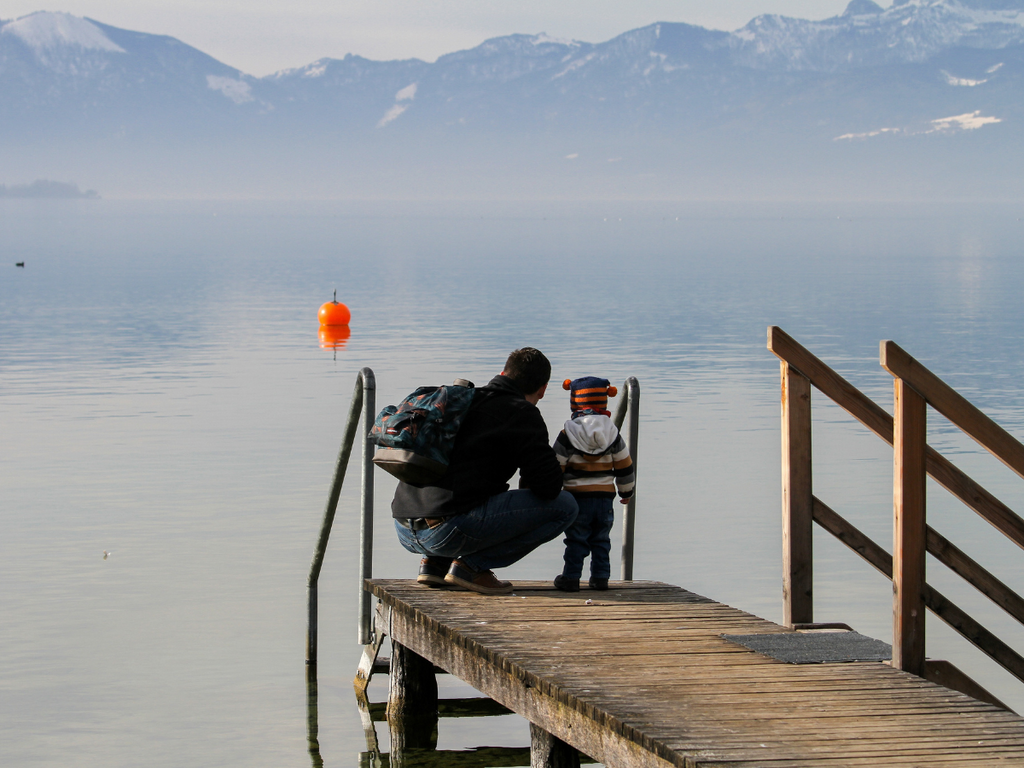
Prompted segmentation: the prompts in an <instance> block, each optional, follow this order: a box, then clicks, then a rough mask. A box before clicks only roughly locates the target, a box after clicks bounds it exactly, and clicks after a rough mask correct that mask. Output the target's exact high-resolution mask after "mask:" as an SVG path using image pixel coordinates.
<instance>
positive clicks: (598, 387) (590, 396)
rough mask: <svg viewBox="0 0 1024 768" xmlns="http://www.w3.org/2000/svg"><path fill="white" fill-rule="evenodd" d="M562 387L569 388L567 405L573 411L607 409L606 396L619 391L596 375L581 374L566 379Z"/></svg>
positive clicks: (611, 395)
mask: <svg viewBox="0 0 1024 768" xmlns="http://www.w3.org/2000/svg"><path fill="white" fill-rule="evenodd" d="M562 389H567V390H569V406H570V407H571V408H572V409H573V410H574V411H584V410H590V411H607V410H608V398H609V397H615V395H617V394H618V393H619V390H617V389H616V388H615V387H613V386H611V385H610V384H609V383H608V379H599V378H598V377H597V376H582V377H580V378H578V379H566V380H565V381H563V382H562Z"/></svg>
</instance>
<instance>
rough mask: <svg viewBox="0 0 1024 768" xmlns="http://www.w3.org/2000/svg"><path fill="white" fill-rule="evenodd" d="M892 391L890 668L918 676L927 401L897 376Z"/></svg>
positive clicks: (922, 615) (921, 650)
mask: <svg viewBox="0 0 1024 768" xmlns="http://www.w3.org/2000/svg"><path fill="white" fill-rule="evenodd" d="M883 344H884V342H883ZM893 387H894V401H895V409H894V410H895V413H894V416H893V427H894V429H893V562H892V566H893V568H892V589H893V624H892V634H893V640H892V665H893V667H895V668H896V669H903V670H906V671H907V672H912V673H913V674H915V675H919V676H921V677H923V676H924V671H925V670H924V662H925V610H924V609H925V604H924V591H925V552H926V549H925V547H926V541H927V533H926V531H927V521H926V518H925V494H926V491H925V447H926V446H925V440H926V437H927V435H926V426H927V422H926V419H927V414H926V405H927V403H926V401H925V399H924V398H923V397H921V395H919V394H918V393H917V392H916V391H915V390H914V389H913V388H912V387H910V386H909V385H908V384H907V383H906V381H904V380H903V379H901V378H896V379H895V381H894V384H893Z"/></svg>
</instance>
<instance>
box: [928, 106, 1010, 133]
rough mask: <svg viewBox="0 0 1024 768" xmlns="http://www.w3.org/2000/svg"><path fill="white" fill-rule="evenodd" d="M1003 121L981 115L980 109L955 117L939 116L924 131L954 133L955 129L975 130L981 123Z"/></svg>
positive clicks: (988, 123) (989, 123)
mask: <svg viewBox="0 0 1024 768" xmlns="http://www.w3.org/2000/svg"><path fill="white" fill-rule="evenodd" d="M1001 122H1003V121H1002V120H1001V119H1000V118H998V117H982V115H981V110H980V109H979V110H976V111H974V112H968V113H967V114H965V115H956V116H955V117H940V118H939V119H938V120H932V129H931V130H929V131H925V133H956V132H957V131H976V130H977V129H978V128H981V126H983V125H992V124H993V123H1001Z"/></svg>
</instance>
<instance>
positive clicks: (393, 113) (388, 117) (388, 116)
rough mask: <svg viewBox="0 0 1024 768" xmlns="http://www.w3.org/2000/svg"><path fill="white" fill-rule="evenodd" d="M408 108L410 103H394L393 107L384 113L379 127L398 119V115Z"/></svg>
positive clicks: (378, 124)
mask: <svg viewBox="0 0 1024 768" xmlns="http://www.w3.org/2000/svg"><path fill="white" fill-rule="evenodd" d="M408 108H409V105H408V104H393V105H392V106H391V109H389V110H388V111H387V112H385V113H384V117H382V118H381V119H380V120H379V121H378V123H377V127H378V128H383V127H384V126H385V125H387V124H388V123H390V122H392V121H394V120H396V119H397V118H398V116H399V115H401V114H402V113H403V112H405V110H407V109H408Z"/></svg>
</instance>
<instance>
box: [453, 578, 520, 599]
mask: <svg viewBox="0 0 1024 768" xmlns="http://www.w3.org/2000/svg"><path fill="white" fill-rule="evenodd" d="M444 580H445V582H446V583H448V584H453V585H455V586H458V587H462V588H463V589H468V590H470V591H471V592H479V593H480V594H481V595H508V594H510V593H511V592H512V591H513V590H514V589H515V586H514V585H512V584H509V585H508V586H507V587H484V586H481V585H480V584H476V583H474V582H472V581H467V580H466V579H460V578H459V577H458V576H452V574H450V573H449V574H448V575H447V576H445V577H444Z"/></svg>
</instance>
